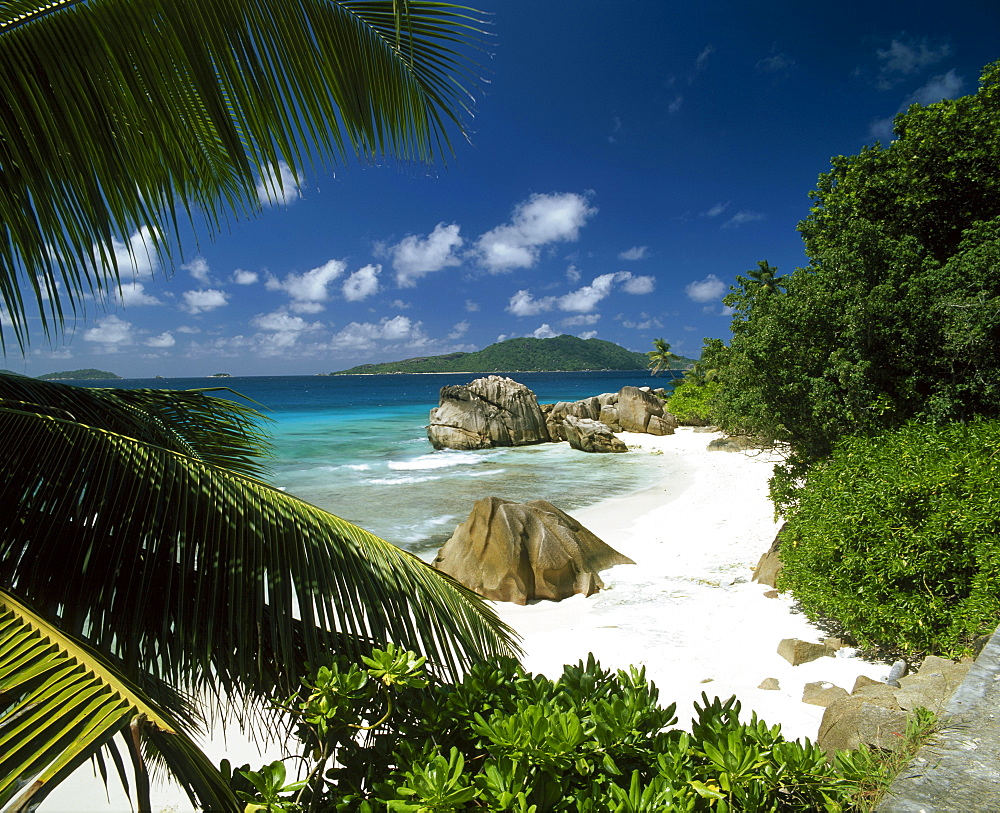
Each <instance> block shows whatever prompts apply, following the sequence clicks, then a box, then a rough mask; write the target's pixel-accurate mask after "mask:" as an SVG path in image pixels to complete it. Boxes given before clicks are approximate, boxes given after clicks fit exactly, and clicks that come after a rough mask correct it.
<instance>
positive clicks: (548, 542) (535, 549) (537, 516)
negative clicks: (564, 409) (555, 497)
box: [434, 497, 635, 604]
mask: <svg viewBox="0 0 1000 813" xmlns="http://www.w3.org/2000/svg"><path fill="white" fill-rule="evenodd" d="M621 564H629V565H631V564H635V563H634V562H633V561H632V560H631V559H629V558H628V557H627V556H623V555H622V554H620V553H618V551H616V550H614V548H612V547H611V546H609V545H607V544H605V543H604V542H603V541H601V540H600V539H598V538H597V537H596V536H595V535H594V534H593V533H591V532H590V531H589V530H587V529H586V528H584V527H583V526H582V525H581V524H580V523H579V522H577V521H576V520H575V519H573V518H572V517H571V516H569V514H566V513H565V512H563V511H560V510H559V509H558V508H556V507H555V506H554V505H552V504H551V503H548V502H545V501H544V500H533V501H532V502H528V503H515V502H511V501H510V500H503V499H500V498H499V497H485V498H483V499H481V500H478V501H477V502H476V504H475V505H474V506H473V508H472V512H471V513H470V514H469V518H468V519H467V520H466V521H465V522H463V523H462V524H461V525H459V526H458V528H456V529H455V533H454V534H452V537H451V539H449V540H448V541H447V542H445V543H444V545H443V546H442V547H441V549H440V550H439V551H438V554H437V558H435V560H434V567H436V568H437V569H438V570H440V571H442V572H444V573H447V574H448V575H450V576H451V577H452V578H454V579H456V580H457V581H459V582H461V583H462V584H464V585H465V586H466V587H468V588H470V589H471V590H474V591H476V592H477V593H479V595H481V596H483V597H484V598H488V599H492V600H493V601H511V602H514V603H515V604H526V603H527V602H528V601H531V600H533V599H549V600H552V601H559V600H561V599H564V598H567V597H569V596H572V595H574V594H576V593H583V594H584V595H585V596H589V595H591V594H593V593H595V592H597V591H598V590H600V589H601V588H602V587H603V586H604V582H603V581H601V577H600V576H599V575H598V572H599V571H601V570H606V569H607V568H609V567H613V566H614V565H621Z"/></svg>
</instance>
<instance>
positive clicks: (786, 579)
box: [779, 420, 1000, 655]
mask: <svg viewBox="0 0 1000 813" xmlns="http://www.w3.org/2000/svg"><path fill="white" fill-rule="evenodd" d="M998 433H1000V421H987V420H978V421H974V422H970V423H956V424H950V425H946V426H940V427H938V426H928V425H922V424H917V423H911V424H908V425H907V426H905V427H903V428H902V429H899V430H897V431H893V432H888V433H886V434H882V435H879V436H876V437H873V438H860V437H855V438H848V439H846V440H844V441H843V442H841V443H840V444H839V445H838V446H837V447H836V450H835V451H834V453H833V455H832V456H831V457H830V459H829V460H827V461H825V462H823V463H819V464H816V465H815V466H813V468H812V469H811V470H810V472H809V475H808V478H807V480H806V483H805V487H804V488H803V489H802V490H801V492H800V493H799V498H798V506H797V508H796V509H795V510H794V511H793V513H792V514H791V516H790V517H789V519H788V523H787V525H786V526H785V528H784V530H783V531H782V534H781V538H782V546H781V558H782V561H783V563H784V569H783V571H782V574H781V577H780V578H781V581H780V582H779V587H781V588H782V589H790V590H791V591H792V593H793V594H794V595H795V597H796V598H797V599H798V601H799V602H800V603H801V605H802V607H803V609H804V610H805V612H806V614H807V615H808V616H809V617H810V618H811V619H813V620H814V621H815V620H819V619H824V618H825V619H833V620H835V621H836V622H838V623H839V624H841V625H842V626H843V627H844V628H845V629H846V630H848V631H849V632H850V633H851V634H852V635H853V636H854V637H855V638H857V640H858V641H859V642H860V643H862V644H863V645H866V646H874V647H880V646H881V647H891V648H897V647H901V648H902V649H903V650H905V651H909V652H913V653H917V652H927V651H929V652H938V653H942V654H949V655H954V654H958V653H960V652H962V651H964V650H965V648H966V647H967V646H968V645H969V644H970V642H971V641H972V639H973V638H974V637H975V636H977V635H979V634H980V633H983V632H986V631H988V630H990V629H992V628H994V627H996V625H997V623H998V622H1000V592H998V591H997V587H996V586H997V584H998V582H1000V547H998V545H997V539H998V538H1000V457H998V447H997V437H998Z"/></svg>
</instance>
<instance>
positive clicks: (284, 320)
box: [250, 308, 323, 333]
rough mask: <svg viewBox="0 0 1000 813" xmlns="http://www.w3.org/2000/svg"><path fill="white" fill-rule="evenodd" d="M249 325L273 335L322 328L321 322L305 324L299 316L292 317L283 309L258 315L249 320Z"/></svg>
mask: <svg viewBox="0 0 1000 813" xmlns="http://www.w3.org/2000/svg"><path fill="white" fill-rule="evenodd" d="M250 324H251V325H253V326H254V327H256V328H259V329H260V330H269V331H272V332H274V333H302V332H304V331H310V330H319V329H320V328H321V327H323V323H322V322H307V321H306V320H305V319H303V318H302V317H301V316H292V315H291V314H290V313H288V311H286V310H284V309H283V308H279V309H278V310H276V311H272V312H271V313H258V314H257V315H256V316H255V317H254V318H253V319H251V320H250Z"/></svg>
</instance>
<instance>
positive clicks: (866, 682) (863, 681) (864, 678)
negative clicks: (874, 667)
mask: <svg viewBox="0 0 1000 813" xmlns="http://www.w3.org/2000/svg"><path fill="white" fill-rule="evenodd" d="M866 686H885V684H884V683H882V682H881V681H879V680H874V679H873V678H870V677H868V675H858V679H857V680H855V681H854V688H853V689H851V694H855V693H856V692H857V691H858V690H860V689H864V688H865V687H866Z"/></svg>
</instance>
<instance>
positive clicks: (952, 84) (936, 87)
mask: <svg viewBox="0 0 1000 813" xmlns="http://www.w3.org/2000/svg"><path fill="white" fill-rule="evenodd" d="M964 86H965V80H964V79H963V78H962V77H961V76H959V75H958V74H957V73H955V71H954V70H950V71H948V73H944V74H941V75H940V76H932V77H931V78H930V79H929V80H928V81H927V82H926V83H924V84H923V85H922V86H921V87H919V88H917V90H915V91H914V92H913V93H911V94H910V95H909V96H907V97H906V98H905V99H904V100H903V103H902V104H901V105H900V106H899V107H898V108H897V110H896V114H895V115H892V116H886V117H885V118H882V119H876V120H875V121H873V122H872V123H871V125H870V126H869V128H868V135H869V137H871V138H874V139H878V140H880V141H890V140H892V136H893V124H894V122H895V119H896V115H898V114H900V113H905V112H906V111H907V110H909V109H910V105H912V104H921V105H929V104H934V103H935V102H940V101H941V100H942V99H957V98H958V97H959V96H961V95H962V91H963V88H964Z"/></svg>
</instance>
